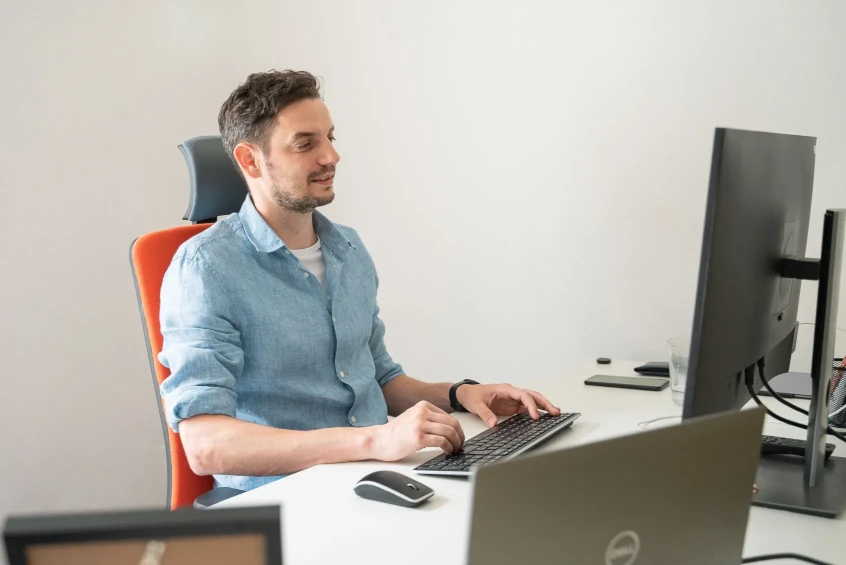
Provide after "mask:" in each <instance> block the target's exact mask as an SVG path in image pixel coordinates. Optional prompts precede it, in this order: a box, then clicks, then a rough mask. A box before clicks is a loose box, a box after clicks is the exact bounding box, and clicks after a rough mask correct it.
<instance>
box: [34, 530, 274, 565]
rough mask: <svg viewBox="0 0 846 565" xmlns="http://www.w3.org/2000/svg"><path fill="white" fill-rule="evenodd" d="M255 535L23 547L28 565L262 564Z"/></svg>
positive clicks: (261, 543) (261, 546)
mask: <svg viewBox="0 0 846 565" xmlns="http://www.w3.org/2000/svg"><path fill="white" fill-rule="evenodd" d="M264 546H265V542H264V538H263V537H262V536H261V535H258V534H239V535H219V536H193V537H181V538H167V539H162V540H155V539H151V540H144V539H138V540H117V541H93V542H92V541H86V542H76V543H49V544H39V545H31V546H29V547H27V548H26V562H27V564H28V565H183V564H187V563H203V564H204V565H218V564H219V565H224V564H225V565H229V564H231V563H241V564H243V565H265V563H266V556H265V552H264Z"/></svg>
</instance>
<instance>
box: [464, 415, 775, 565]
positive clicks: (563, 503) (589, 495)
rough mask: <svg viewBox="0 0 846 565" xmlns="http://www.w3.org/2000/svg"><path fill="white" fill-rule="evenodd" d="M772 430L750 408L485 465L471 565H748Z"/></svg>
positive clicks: (475, 505)
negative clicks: (765, 431) (758, 477)
mask: <svg viewBox="0 0 846 565" xmlns="http://www.w3.org/2000/svg"><path fill="white" fill-rule="evenodd" d="M763 423H764V412H763V411H762V410H760V409H755V410H742V411H739V412H730V413H725V414H720V415H715V416H706V417H702V418H695V419H691V420H687V421H685V422H683V423H681V424H679V425H677V426H672V427H667V428H660V429H657V430H654V431H649V432H642V433H637V434H634V435H631V436H626V437H622V438H615V439H611V440H608V441H602V442H597V443H593V444H587V445H583V446H580V447H575V448H572V449H567V450H563V451H555V452H552V453H544V454H537V455H527V456H524V457H522V458H519V459H514V460H510V461H503V462H501V463H494V464H491V465H487V466H482V467H478V468H477V469H476V471H475V473H474V474H473V477H472V481H473V502H472V512H471V526H470V539H469V546H468V559H467V563H469V565H500V564H502V565H505V564H513V563H567V564H572V565H579V564H582V563H584V564H591V565H593V564H596V565H680V564H682V563H683V564H685V565H725V564H726V563H740V561H741V555H742V551H743V540H744V537H745V534H746V523H747V520H748V517H749V507H750V503H751V499H752V490H753V483H754V480H755V472H756V469H757V464H758V458H759V455H760V451H761V432H762V428H763Z"/></svg>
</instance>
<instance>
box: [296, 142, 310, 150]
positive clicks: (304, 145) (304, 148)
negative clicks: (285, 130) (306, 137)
mask: <svg viewBox="0 0 846 565" xmlns="http://www.w3.org/2000/svg"><path fill="white" fill-rule="evenodd" d="M309 149H311V143H303V144H302V145H297V151H308V150H309Z"/></svg>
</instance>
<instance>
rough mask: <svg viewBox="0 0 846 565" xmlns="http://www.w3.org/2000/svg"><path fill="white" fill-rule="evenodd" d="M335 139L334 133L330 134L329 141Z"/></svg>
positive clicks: (333, 141)
mask: <svg viewBox="0 0 846 565" xmlns="http://www.w3.org/2000/svg"><path fill="white" fill-rule="evenodd" d="M335 139H337V138H336V137H335V136H334V135H330V136H329V141H330V142H332V143H335Z"/></svg>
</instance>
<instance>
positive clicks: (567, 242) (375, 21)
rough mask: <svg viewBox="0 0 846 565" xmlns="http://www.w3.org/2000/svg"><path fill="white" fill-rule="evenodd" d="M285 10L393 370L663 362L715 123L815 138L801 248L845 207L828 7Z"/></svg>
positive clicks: (843, 144)
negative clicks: (333, 132)
mask: <svg viewBox="0 0 846 565" xmlns="http://www.w3.org/2000/svg"><path fill="white" fill-rule="evenodd" d="M294 6H295V9H296V11H295V12H292V16H293V19H294V20H296V21H315V22H318V21H319V25H318V26H303V27H300V28H295V29H293V30H291V33H290V34H285V35H284V36H283V37H281V38H280V43H281V46H282V51H281V52H282V53H286V54H290V57H287V58H285V61H284V63H285V64H286V65H292V66H295V67H301V68H307V69H311V70H313V71H314V72H317V73H320V74H322V75H323V76H324V77H325V80H326V99H327V101H328V103H329V104H330V108H331V110H332V112H333V117H334V119H335V122H336V124H337V127H338V130H337V131H338V138H339V142H338V148H339V150H340V153H341V156H342V162H341V165H340V167H339V169H338V170H339V173H338V182H337V190H338V198H337V200H336V204H334V205H333V207H334V209H333V210H332V213H333V217H334V218H335V219H336V220H338V221H342V222H349V223H351V224H353V225H355V226H356V227H357V228H358V229H359V230H360V231H361V232H362V235H363V237H364V240H365V242H366V243H367V244H368V246H369V247H370V248H371V250H372V252H373V253H374V255H375V256H376V258H377V262H378V266H379V268H380V274H381V278H382V292H381V301H382V303H383V305H384V307H385V309H386V313H385V318H386V320H387V323H388V339H389V346H390V348H391V350H392V352H393V353H394V355H395V357H397V358H398V359H399V360H400V361H401V362H403V363H404V364H405V365H406V368H407V370H408V371H409V373H410V374H413V375H418V376H420V377H423V378H435V379H447V380H449V379H456V378H460V377H468V376H469V377H476V378H479V379H484V380H490V379H495V380H499V379H507V380H514V381H519V379H520V375H521V374H525V373H534V374H541V375H544V376H545V377H546V378H549V379H562V378H569V377H570V375H568V374H567V372H566V368H567V367H568V366H569V365H570V364H571V363H572V362H574V361H576V360H579V359H584V358H586V357H595V356H598V355H608V356H611V357H616V358H635V359H644V358H663V357H664V355H665V353H664V347H663V343H664V341H665V339H666V338H668V337H672V336H678V335H687V334H689V332H690V326H691V322H692V315H693V299H694V296H695V284H696V274H697V271H698V267H699V252H700V241H701V230H702V221H703V217H704V202H705V195H706V190H707V183H708V171H709V164H710V157H711V147H712V143H713V131H714V128H715V127H717V126H726V127H735V128H746V129H758V130H769V131H776V132H789V133H796V134H806V135H815V136H817V137H818V138H819V140H818V152H817V162H816V179H815V200H814V210H813V218H814V224H813V227H812V230H811V236H810V241H811V249H810V253H811V254H812V255H813V254H818V246H819V241H820V229H821V217H822V213H823V210H824V208H825V207H827V206H828V207H831V206H836V205H839V206H846V158H844V155H846V104H844V103H843V101H844V100H846V4H844V3H842V2H837V1H829V2H771V1H769V0H761V1H754V2H750V1H741V2H738V1H736V0H722V1H710V0H709V1H707V2H705V1H703V2H675V1H669V0H668V1H660V2H658V1H651V2H647V1H640V2H626V1H620V2H447V1H442V2H426V3H415V4H414V5H413V6H412V5H409V4H408V3H402V4H401V3H396V2H390V1H382V2H349V3H341V2H329V1H322V2H321V1H317V2H315V1H312V2H308V3H297V4H295V5H294ZM844 280H845V281H846V279H844ZM805 288H806V289H807V291H806V293H805V296H804V300H803V305H802V306H803V316H802V318H803V319H805V320H808V321H813V317H812V312H813V306H814V293H815V287H814V285H806V286H805ZM844 288H846V286H845V287H844ZM840 313H841V319H846V300H844V303H843V304H842V305H841V308H840ZM841 325H843V324H841ZM560 402H562V403H563V404H565V405H566V399H560ZM575 408H578V407H575Z"/></svg>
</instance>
